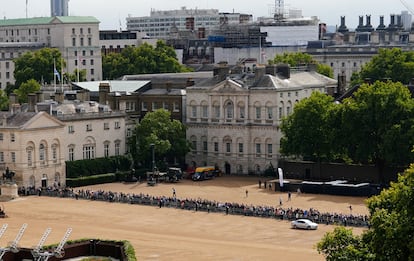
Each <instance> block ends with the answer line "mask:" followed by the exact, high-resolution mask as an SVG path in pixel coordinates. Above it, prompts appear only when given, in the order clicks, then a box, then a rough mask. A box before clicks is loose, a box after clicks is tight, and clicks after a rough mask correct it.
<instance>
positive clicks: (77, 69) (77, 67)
mask: <svg viewBox="0 0 414 261" xmlns="http://www.w3.org/2000/svg"><path fill="white" fill-rule="evenodd" d="M76 53H77V55H78V57H77V59H78V62H77V66H76V71H77V78H78V82H79V63H80V60H79V49H78V51H77V52H76Z"/></svg>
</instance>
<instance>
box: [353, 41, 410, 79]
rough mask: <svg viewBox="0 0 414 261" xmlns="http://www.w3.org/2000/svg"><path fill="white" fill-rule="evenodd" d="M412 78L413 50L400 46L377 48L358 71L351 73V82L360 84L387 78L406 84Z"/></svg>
mask: <svg viewBox="0 0 414 261" xmlns="http://www.w3.org/2000/svg"><path fill="white" fill-rule="evenodd" d="M412 78H414V51H403V50H401V49H400V48H392V49H379V51H378V54H377V55H375V56H373V57H372V59H371V60H370V61H369V62H368V63H366V64H365V65H364V66H363V67H362V69H361V71H360V72H359V73H356V74H355V75H353V77H352V80H351V84H352V85H355V84H361V83H363V82H364V81H365V80H366V79H369V80H370V82H375V81H377V80H384V79H389V80H391V81H393V82H402V83H404V84H408V83H409V82H410V80H411V79H412Z"/></svg>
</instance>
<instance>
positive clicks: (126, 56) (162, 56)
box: [102, 40, 189, 80]
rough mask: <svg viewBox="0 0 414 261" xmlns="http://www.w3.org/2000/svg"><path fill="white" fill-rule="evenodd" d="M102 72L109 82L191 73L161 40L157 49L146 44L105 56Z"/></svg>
mask: <svg viewBox="0 0 414 261" xmlns="http://www.w3.org/2000/svg"><path fill="white" fill-rule="evenodd" d="M102 70H103V77H104V79H109V80H112V79H117V78H119V77H121V76H123V75H131V74H148V73H174V72H186V71H189V69H188V68H187V67H184V66H183V65H181V64H180V63H179V62H178V60H177V57H176V53H175V51H174V49H173V48H172V47H171V46H167V45H166V44H165V43H164V42H163V41H161V40H160V41H158V42H157V45H156V47H155V48H154V47H153V46H152V45H149V44H147V43H144V44H142V45H140V46H139V47H132V46H130V47H127V48H125V49H123V50H122V51H121V53H110V54H108V55H105V56H103V61H102Z"/></svg>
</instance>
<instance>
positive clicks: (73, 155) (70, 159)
mask: <svg viewBox="0 0 414 261" xmlns="http://www.w3.org/2000/svg"><path fill="white" fill-rule="evenodd" d="M74 160H75V151H74V148H73V147H70V148H69V161H74Z"/></svg>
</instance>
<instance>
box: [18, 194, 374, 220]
mask: <svg viewBox="0 0 414 261" xmlns="http://www.w3.org/2000/svg"><path fill="white" fill-rule="evenodd" d="M19 194H20V195H21V196H31V195H38V196H49V197H61V198H73V199H77V200H79V199H81V200H95V201H106V202H114V203H124V204H137V205H147V206H157V207H167V208H176V209H182V210H189V211H203V212H208V213H210V212H212V213H222V214H226V215H243V216H251V217H262V218H274V219H278V220H289V221H291V220H296V219H299V218H306V219H309V220H312V221H313V222H315V223H320V224H326V225H343V226H355V227H369V216H368V215H362V214H353V213H349V214H344V213H329V212H320V211H318V210H317V209H315V208H309V209H299V208H283V207H281V206H278V207H274V206H266V205H261V206H260V205H259V206H257V205H252V204H249V205H248V204H242V203H235V202H219V201H214V200H213V201H212V200H207V199H200V198H199V199H191V198H185V199H179V198H176V197H167V196H152V195H149V194H143V193H140V194H130V193H123V192H112V191H103V190H98V191H92V190H83V189H80V190H76V191H75V190H74V189H53V188H49V189H43V190H42V189H35V188H27V189H26V188H20V189H19ZM350 212H351V210H350Z"/></svg>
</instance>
